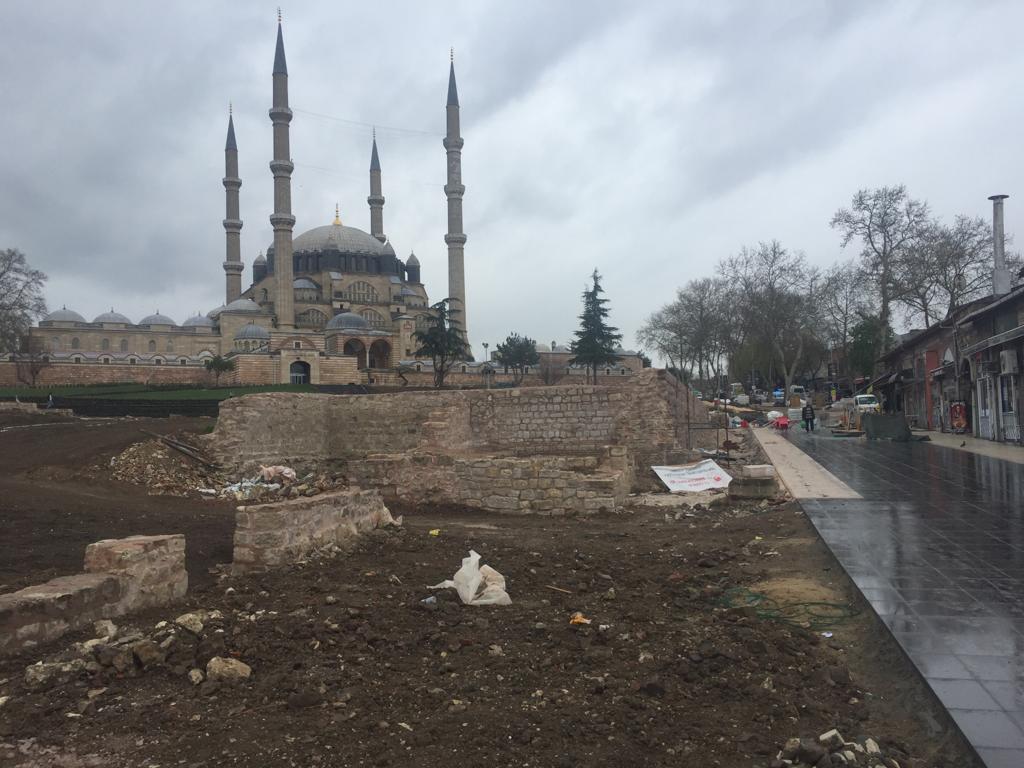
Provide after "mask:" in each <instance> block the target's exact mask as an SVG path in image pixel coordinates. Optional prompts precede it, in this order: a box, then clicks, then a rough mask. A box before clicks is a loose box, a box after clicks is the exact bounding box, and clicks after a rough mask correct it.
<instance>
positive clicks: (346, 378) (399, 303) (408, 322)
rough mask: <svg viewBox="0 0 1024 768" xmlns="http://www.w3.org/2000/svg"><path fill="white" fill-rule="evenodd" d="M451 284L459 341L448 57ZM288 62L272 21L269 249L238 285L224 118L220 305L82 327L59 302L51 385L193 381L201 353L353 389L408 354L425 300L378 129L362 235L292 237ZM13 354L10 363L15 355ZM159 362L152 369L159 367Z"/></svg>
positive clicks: (458, 206) (255, 375)
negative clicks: (392, 206) (387, 181)
mask: <svg viewBox="0 0 1024 768" xmlns="http://www.w3.org/2000/svg"><path fill="white" fill-rule="evenodd" d="M446 115H447V131H446V136H445V138H444V141H443V145H444V148H445V152H446V155H447V183H446V184H445V187H444V191H445V195H446V197H447V199H448V230H447V234H446V235H445V243H446V244H447V247H448V291H447V294H446V296H448V297H449V298H450V299H451V309H452V325H453V326H455V327H457V328H458V329H459V330H460V331H461V333H462V334H463V336H464V337H465V338H466V339H467V341H468V330H467V323H466V289H465V276H464V248H465V243H466V235H465V233H464V232H463V225H462V198H463V195H464V193H465V187H464V186H463V184H462V146H463V140H462V137H461V135H460V127H459V95H458V89H457V88H456V84H455V64H454V60H453V61H452V63H451V66H450V69H449V76H448V99H447V105H446ZM291 120H292V111H291V109H290V108H289V106H288V66H287V63H286V60H285V49H284V36H283V32H282V28H281V21H280V19H278V27H277V45H276V49H275V54H274V68H273V99H272V106H271V109H270V121H271V123H272V130H273V146H274V151H273V159H272V161H271V163H270V171H271V173H272V176H273V183H274V211H273V213H272V214H271V215H270V223H271V225H272V227H273V230H274V240H273V243H272V244H271V245H270V246H269V247H268V248H267V252H266V255H265V256H264V255H262V254H261V255H260V256H258V257H257V258H256V259H255V261H254V262H253V264H252V284H251V285H250V286H249V287H248V288H246V289H245V290H242V274H243V272H244V265H243V262H242V257H241V243H240V233H241V229H242V218H241V212H240V210H239V199H238V193H239V189H240V187H241V186H242V180H241V179H240V178H239V175H238V146H237V143H236V140H235V129H234V121H233V117H232V116H231V115H230V114H229V116H228V128H227V142H226V145H225V148H224V156H225V174H224V180H223V183H224V190H225V196H226V211H227V213H226V217H225V218H224V230H225V235H226V241H227V242H226V258H225V260H224V262H223V268H224V275H225V296H224V304H223V305H222V306H220V307H217V308H216V309H213V310H211V311H210V312H208V313H206V314H205V315H196V316H195V317H190V318H188V319H187V320H184V322H182V323H181V324H178V323H177V322H176V321H175V320H174V319H172V318H170V317H168V316H166V315H164V314H161V313H160V312H157V313H155V314H153V315H149V316H147V317H144V318H142V319H141V320H139V322H137V323H133V322H132V321H131V320H130V319H129V318H128V317H125V316H124V315H122V314H119V313H117V312H115V311H114V310H113V309H111V311H110V312H104V313H103V314H101V315H99V316H98V317H96V318H95V319H94V320H93V321H92V322H88V321H87V320H86V319H85V318H84V317H82V316H81V315H80V314H78V313H77V312H74V311H73V310H71V309H68V308H66V307H64V308H62V309H59V310H56V311H54V312H51V313H50V314H48V315H47V316H46V317H45V318H44V319H43V320H41V321H40V322H39V324H38V326H37V327H36V328H33V329H32V332H31V336H32V337H33V338H35V339H38V340H39V341H38V342H37V343H38V344H40V345H42V346H43V347H44V348H45V351H46V355H47V357H48V360H49V363H50V366H51V368H52V369H53V370H51V371H49V372H48V373H49V374H50V375H48V376H47V377H46V378H47V379H49V380H50V382H51V383H55V384H56V383H96V382H108V381H109V382H115V381H152V382H160V381H166V382H180V383H184V382H188V381H197V382H198V381H202V380H203V378H204V375H205V373H204V372H205V368H204V364H205V361H206V360H207V359H209V358H211V357H213V356H215V355H224V356H230V357H231V358H232V359H233V360H234V361H235V371H234V372H232V374H231V375H230V378H231V383H236V384H275V383H312V384H348V383H352V382H366V381H368V380H369V381H373V372H374V371H381V372H384V371H386V370H388V369H393V368H394V367H395V366H396V365H397V363H398V362H399V361H401V360H408V361H412V360H413V359H414V358H415V351H416V347H417V344H416V343H415V341H414V340H413V333H414V332H415V331H416V330H417V329H422V328H424V327H425V325H426V324H427V323H429V321H430V318H431V316H432V311H431V309H430V300H429V298H428V296H427V291H426V288H425V286H424V284H423V281H422V275H421V272H420V263H419V260H418V259H417V258H416V256H415V254H410V255H409V256H408V257H407V258H405V259H404V260H403V259H401V258H399V257H398V255H397V254H396V252H395V249H394V248H393V247H392V245H391V242H390V241H389V240H388V237H387V235H385V233H384V195H383V192H382V186H381V164H380V157H379V154H378V150H377V140H376V135H375V136H374V138H373V143H372V147H371V150H370V194H369V197H367V203H368V204H369V208H370V231H369V232H365V231H363V230H361V229H357V228H356V227H352V226H348V225H346V224H343V223H342V222H341V219H340V218H339V216H338V215H337V210H336V211H335V217H334V220H333V222H331V223H328V224H325V225H323V226H319V227H314V228H313V229H310V230H308V231H306V232H303V233H302V234H299V235H297V236H293V230H294V227H295V216H294V215H293V213H292V210H291V176H292V170H293V168H294V166H293V163H292V161H291V154H290V151H289V149H290V148H289V124H290V123H291ZM12 359H13V358H12ZM157 367H159V368H157Z"/></svg>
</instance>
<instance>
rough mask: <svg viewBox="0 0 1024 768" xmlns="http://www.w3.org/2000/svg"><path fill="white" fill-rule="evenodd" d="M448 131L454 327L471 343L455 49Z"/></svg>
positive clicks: (450, 74)
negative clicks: (463, 227)
mask: <svg viewBox="0 0 1024 768" xmlns="http://www.w3.org/2000/svg"><path fill="white" fill-rule="evenodd" d="M446 112H447V132H446V135H445V138H444V142H443V143H444V148H445V150H446V151H447V153H448V182H447V183H446V184H445V185H444V193H445V195H446V196H447V197H448V234H446V235H445V236H444V241H445V243H447V244H448V297H449V298H450V299H451V310H452V320H451V322H452V327H454V328H457V329H458V330H459V331H460V332H461V333H462V337H463V339H465V341H466V343H467V344H468V343H469V332H468V322H467V317H466V275H465V246H466V234H465V233H464V232H463V231H462V196H463V195H464V194H465V192H466V187H465V186H464V185H463V184H462V145H463V144H464V142H463V140H462V136H461V135H460V128H459V92H458V89H457V88H456V87H455V51H454V49H453V50H452V52H451V65H450V67H449V70H448V105H447V107H446Z"/></svg>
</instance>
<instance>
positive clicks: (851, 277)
mask: <svg viewBox="0 0 1024 768" xmlns="http://www.w3.org/2000/svg"><path fill="white" fill-rule="evenodd" d="M819 297H820V305H819V306H820V307H821V312H822V318H823V320H824V333H825V336H826V340H827V341H828V343H829V344H831V345H832V347H833V348H836V349H839V350H841V351H842V355H841V357H842V361H843V362H842V365H843V370H842V373H843V374H844V375H849V373H850V371H849V360H850V342H851V340H852V337H853V328H854V326H855V325H857V323H858V322H860V320H861V319H862V318H863V317H864V316H865V315H867V314H871V313H872V312H873V308H872V307H871V302H870V299H869V297H868V292H867V291H866V290H865V278H864V275H863V274H862V273H861V272H860V270H858V269H857V267H856V266H855V265H853V264H852V263H849V262H846V263H844V264H834V265H833V266H831V267H829V268H828V269H827V270H826V271H825V273H824V274H823V275H822V281H821V290H820V291H819Z"/></svg>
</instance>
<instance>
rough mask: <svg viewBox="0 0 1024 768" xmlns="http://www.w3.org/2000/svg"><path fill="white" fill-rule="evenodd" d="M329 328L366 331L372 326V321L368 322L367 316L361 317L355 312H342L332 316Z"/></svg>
mask: <svg viewBox="0 0 1024 768" xmlns="http://www.w3.org/2000/svg"><path fill="white" fill-rule="evenodd" d="M327 328H328V330H334V331H338V330H354V331H366V330H369V328H370V323H369V322H367V320H366V318H364V317H360V316H359V315H357V314H356V313H355V312H342V313H341V314H340V315H335V316H334V317H332V318H331V322H329V323H328V324H327Z"/></svg>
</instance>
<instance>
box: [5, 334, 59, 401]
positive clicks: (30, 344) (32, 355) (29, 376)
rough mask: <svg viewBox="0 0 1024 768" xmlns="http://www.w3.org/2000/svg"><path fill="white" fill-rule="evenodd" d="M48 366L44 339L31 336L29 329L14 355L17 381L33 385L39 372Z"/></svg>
mask: <svg viewBox="0 0 1024 768" xmlns="http://www.w3.org/2000/svg"><path fill="white" fill-rule="evenodd" d="M49 367H50V356H49V355H48V354H47V351H46V341H45V340H44V339H42V338H40V337H39V336H33V335H32V331H31V329H29V330H28V331H27V332H26V333H25V335H24V336H22V338H21V349H20V351H18V352H17V353H15V355H14V372H15V376H16V377H17V379H18V381H19V382H20V383H22V384H26V385H28V386H30V387H34V386H35V385H36V382H37V381H38V380H39V374H40V373H42V372H43V371H44V370H45V369H47V368H49Z"/></svg>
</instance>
